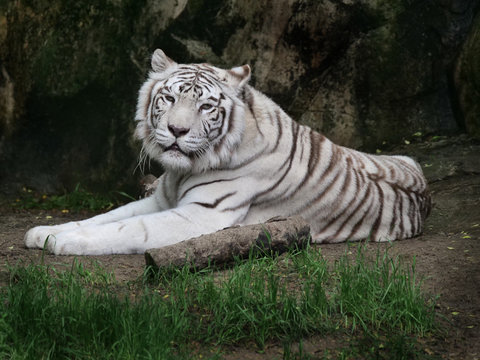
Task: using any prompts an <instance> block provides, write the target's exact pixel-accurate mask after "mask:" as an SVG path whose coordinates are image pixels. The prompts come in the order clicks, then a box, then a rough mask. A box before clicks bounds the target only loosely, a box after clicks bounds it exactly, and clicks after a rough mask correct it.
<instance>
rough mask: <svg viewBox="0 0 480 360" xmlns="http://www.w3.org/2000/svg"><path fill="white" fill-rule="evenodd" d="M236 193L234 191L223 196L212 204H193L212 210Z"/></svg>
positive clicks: (196, 202)
mask: <svg viewBox="0 0 480 360" xmlns="http://www.w3.org/2000/svg"><path fill="white" fill-rule="evenodd" d="M236 193H237V192H236V191H234V192H231V193H228V194H226V195H223V196H222V197H219V198H218V199H217V200H215V201H214V202H213V203H211V204H210V203H204V202H198V201H195V202H194V203H193V204H196V205H200V206H203V207H205V208H207V209H213V208H216V207H217V206H218V204H220V203H221V202H222V201H223V200H225V199H227V198H229V197H230V196H233V195H235V194H236Z"/></svg>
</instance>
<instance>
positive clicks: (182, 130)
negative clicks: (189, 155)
mask: <svg viewBox="0 0 480 360" xmlns="http://www.w3.org/2000/svg"><path fill="white" fill-rule="evenodd" d="M168 130H170V132H171V133H172V134H173V136H175V137H176V138H179V137H180V136H183V135H186V134H187V133H188V132H189V131H190V129H187V128H182V127H181V128H179V127H176V126H174V125H168Z"/></svg>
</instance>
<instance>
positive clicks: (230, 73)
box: [25, 49, 430, 255]
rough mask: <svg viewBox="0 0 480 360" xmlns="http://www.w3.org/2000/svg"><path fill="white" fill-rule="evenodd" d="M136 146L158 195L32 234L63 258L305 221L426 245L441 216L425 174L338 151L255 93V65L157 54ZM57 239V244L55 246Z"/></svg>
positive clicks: (348, 235) (324, 231) (391, 159)
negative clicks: (422, 239) (427, 231)
mask: <svg viewBox="0 0 480 360" xmlns="http://www.w3.org/2000/svg"><path fill="white" fill-rule="evenodd" d="M151 63H152V71H151V72H150V74H149V77H148V79H147V81H146V82H145V83H144V84H143V86H142V87H141V89H140V92H139V97H138V103H137V112H136V122H137V128H136V137H137V138H138V139H140V140H142V141H143V148H142V152H143V154H146V155H148V156H150V157H151V158H152V159H155V160H157V161H159V162H160V164H162V165H163V167H164V169H165V173H164V174H163V175H162V176H161V177H160V178H159V180H158V187H157V189H156V191H155V193H154V195H152V196H150V197H148V198H145V199H142V200H139V201H135V202H132V203H130V204H128V205H125V206H122V207H119V208H117V209H115V210H112V211H110V212H108V213H105V214H102V215H98V216H95V217H93V218H90V219H87V220H84V221H79V222H70V223H66V224H63V225H57V226H39V227H35V228H33V229H31V230H29V231H28V232H27V234H26V235H25V244H26V246H27V247H43V246H44V244H45V243H46V246H47V249H48V250H49V251H51V252H53V253H55V254H77V255H101V254H117V253H123V254H132V253H142V252H144V251H145V250H146V249H149V248H159V247H162V246H166V245H170V244H174V243H177V242H180V241H182V240H186V239H189V238H192V237H196V236H199V235H202V234H206V233H211V232H214V231H217V230H220V229H223V228H226V227H229V226H233V225H239V224H240V225H245V224H253V223H261V222H264V221H266V220H268V219H270V218H272V217H275V216H291V215H300V216H302V217H303V218H304V219H306V220H307V221H308V222H309V223H310V225H311V233H312V240H313V241H314V242H318V243H326V242H341V241H346V240H360V239H365V238H370V239H372V240H374V241H385V240H395V239H402V238H409V237H412V236H415V235H418V234H420V233H421V231H422V227H423V223H424V220H425V218H426V217H427V215H428V213H429V210H430V195H429V192H428V189H427V183H426V180H425V178H424V177H423V175H422V171H421V168H420V166H419V165H418V164H417V163H416V162H415V161H413V160H412V159H410V158H408V157H405V156H376V155H368V154H365V153H361V152H358V151H355V150H351V149H347V148H345V147H342V146H338V145H335V144H333V143H332V142H331V141H329V140H328V139H327V138H325V137H324V136H323V135H321V134H319V133H317V132H315V131H313V130H312V129H311V128H309V127H307V126H302V125H299V124H298V123H296V122H295V121H293V120H292V119H291V118H290V117H289V116H288V115H286V114H285V113H284V112H283V111H282V109H281V108H280V107H279V106H278V105H276V104H275V103H274V102H273V101H271V100H270V99H269V98H267V97H266V96H265V95H263V94H262V93H260V92H258V91H257V90H255V89H254V88H252V87H251V86H249V85H248V84H247V82H248V80H249V78H250V67H249V66H248V65H244V66H241V67H235V68H232V69H230V70H224V69H219V68H217V67H214V66H211V65H208V64H190V65H183V64H177V63H176V62H174V61H173V60H171V59H170V58H168V57H167V56H166V55H165V54H164V53H163V51H161V50H159V49H157V50H156V51H155V52H154V54H153V56H152V62H151ZM49 235H51V236H50V237H49V240H48V241H47V242H46V238H47V237H48V236H49Z"/></svg>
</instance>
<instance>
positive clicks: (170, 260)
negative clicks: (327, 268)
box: [145, 217, 310, 270]
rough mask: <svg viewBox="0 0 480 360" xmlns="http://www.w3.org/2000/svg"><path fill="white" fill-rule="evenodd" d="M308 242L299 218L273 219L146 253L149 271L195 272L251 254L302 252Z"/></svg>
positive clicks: (303, 225) (308, 229) (304, 225)
mask: <svg viewBox="0 0 480 360" xmlns="http://www.w3.org/2000/svg"><path fill="white" fill-rule="evenodd" d="M309 240H310V226H309V225H308V223H307V222H305V220H303V219H302V218H300V217H290V218H274V219H271V220H269V221H267V222H266V223H263V224H256V225H247V226H236V227H231V228H226V229H223V230H219V231H217V232H215V233H212V234H206V235H202V236H199V237H196V238H192V239H189V240H185V241H182V242H180V243H177V244H174V245H169V246H165V247H162V248H159V249H149V250H147V251H146V252H145V262H146V265H147V266H151V268H152V269H154V270H158V269H166V268H172V267H174V268H179V267H183V266H185V265H189V266H190V267H193V268H195V269H197V270H199V269H203V268H205V267H207V266H209V265H216V266H219V265H223V264H227V263H231V262H233V261H234V260H235V258H247V257H248V256H249V255H250V254H253V255H255V256H261V255H266V254H281V253H283V252H285V251H287V250H289V249H293V248H303V247H305V245H306V244H307V243H308V241H309Z"/></svg>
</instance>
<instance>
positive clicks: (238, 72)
mask: <svg viewBox="0 0 480 360" xmlns="http://www.w3.org/2000/svg"><path fill="white" fill-rule="evenodd" d="M227 73H228V74H229V79H228V80H229V81H228V83H229V84H230V85H232V86H233V87H238V88H241V87H243V86H244V85H245V84H246V83H247V82H248V80H250V75H251V73H252V72H251V70H250V66H248V65H243V66H237V67H234V68H231V69H230V70H227Z"/></svg>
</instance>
